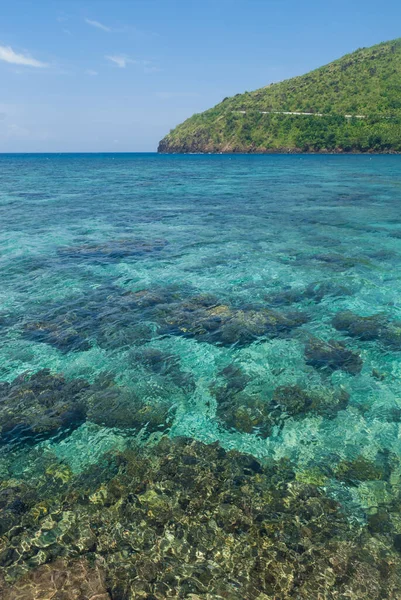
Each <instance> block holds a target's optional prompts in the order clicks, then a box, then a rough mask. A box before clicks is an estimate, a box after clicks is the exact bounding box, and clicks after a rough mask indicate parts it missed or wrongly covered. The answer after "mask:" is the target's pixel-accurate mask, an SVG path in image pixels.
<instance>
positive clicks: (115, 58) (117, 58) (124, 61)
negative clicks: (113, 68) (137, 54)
mask: <svg viewBox="0 0 401 600" xmlns="http://www.w3.org/2000/svg"><path fill="white" fill-rule="evenodd" d="M105 58H107V60H110V61H111V62H113V63H114V64H116V65H117V66H118V67H120V69H125V67H126V66H127V65H128V64H129V63H135V61H134V60H132V58H129V57H128V56H124V55H123V54H112V55H110V56H105Z"/></svg>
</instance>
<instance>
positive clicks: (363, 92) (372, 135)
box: [158, 38, 401, 153]
mask: <svg viewBox="0 0 401 600" xmlns="http://www.w3.org/2000/svg"><path fill="white" fill-rule="evenodd" d="M241 111H242V112H241ZM244 111H245V112H244ZM285 112H298V113H313V114H308V115H300V114H298V115H294V114H283V113H285ZM361 117H363V118H361ZM158 151H159V152H167V153H169V152H184V153H185V152H401V38H400V39H397V40H393V41H390V42H385V43H383V44H378V45H377V46H373V47H371V48H362V49H360V50H357V51H356V52H353V53H352V54H347V55H346V56H344V57H343V58H340V59H339V60H336V61H334V62H332V63H330V64H328V65H326V66H324V67H321V68H319V69H317V70H315V71H312V72H311V73H308V74H307V75H302V76H301V77H294V78H293V79H288V80H286V81H282V82H281V83H276V84H271V85H269V86H267V87H264V88H261V89H259V90H256V91H254V92H245V93H244V94H237V95H236V96H233V97H231V98H225V99H224V100H223V101H222V102H220V104H217V105H216V106H215V107H214V108H211V109H210V110H207V111H205V112H204V113H201V114H196V115H193V116H192V117H191V118H189V119H187V120H186V121H185V122H184V123H182V124H181V125H179V126H178V127H176V128H175V129H173V130H172V131H171V132H170V133H169V134H168V135H167V136H166V137H165V138H164V139H163V140H162V141H161V142H160V144H159V148H158Z"/></svg>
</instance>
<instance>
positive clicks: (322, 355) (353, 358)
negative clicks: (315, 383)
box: [305, 337, 363, 375]
mask: <svg viewBox="0 0 401 600" xmlns="http://www.w3.org/2000/svg"><path fill="white" fill-rule="evenodd" d="M305 360H306V364H308V365H311V366H312V367H315V368H316V369H327V370H328V371H336V370H337V369H341V370H342V371H346V372H347V373H350V374H351V375H357V374H358V373H360V372H361V370H362V366H363V362H362V359H361V357H360V356H359V354H358V353H357V352H354V351H353V350H349V349H348V348H347V347H346V345H345V344H344V343H343V342H338V341H337V340H329V341H328V342H325V341H324V340H321V339H319V338H315V337H311V338H310V339H309V341H308V342H307V344H306V346H305Z"/></svg>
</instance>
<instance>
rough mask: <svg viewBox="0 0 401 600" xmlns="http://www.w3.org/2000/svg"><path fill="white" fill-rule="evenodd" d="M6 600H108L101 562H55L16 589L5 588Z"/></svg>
mask: <svg viewBox="0 0 401 600" xmlns="http://www.w3.org/2000/svg"><path fill="white" fill-rule="evenodd" d="M1 591H2V593H3V598H7V599H8V600H38V599H39V598H40V600H54V599H55V598H57V599H60V600H111V596H110V594H109V592H108V591H107V587H106V582H105V576H104V570H103V568H102V566H101V561H98V562H96V563H93V561H92V562H89V561H88V560H87V559H86V558H77V559H73V560H68V559H65V558H58V559H57V560H55V561H54V562H52V563H50V564H47V565H42V566H40V567H39V568H37V569H34V570H33V571H29V572H28V573H26V574H25V575H24V576H22V577H21V578H20V579H19V581H18V582H17V583H16V584H15V585H4V587H3V590H1V584H0V592H1Z"/></svg>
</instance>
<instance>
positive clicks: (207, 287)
mask: <svg viewBox="0 0 401 600" xmlns="http://www.w3.org/2000/svg"><path fill="white" fill-rule="evenodd" d="M400 194H401V170H400V158H399V157H397V156H242V155H237V156H230V155H224V156H158V155H153V154H137V155H131V154H126V155H125V154H99V155H96V154H95V155H78V154H76V155H1V156H0V331H1V337H0V382H1V383H0V419H1V429H0V475H1V478H2V483H1V487H0V494H1V495H0V508H1V509H2V511H3V516H4V519H3V521H4V526H2V534H3V536H4V541H3V542H2V548H3V554H2V555H1V557H2V558H1V557H0V560H2V563H3V566H4V567H6V568H5V573H6V575H5V580H4V582H3V585H4V586H6V587H5V589H6V590H8V591H7V592H6V593H8V594H9V597H22V596H18V593H19V592H18V591H15V590H19V589H20V588H19V587H18V586H21V589H22V588H24V589H25V587H28V588H29V586H34V587H35V586H36V587H35V590H36V592H35V593H37V589H40V590H42V593H43V589H44V588H43V589H42V588H40V586H41V585H42V586H45V587H46V585H47V582H48V579H46V578H49V577H50V575H49V573H51V572H52V569H56V570H58V571H60V572H63V573H64V572H68V573H71V572H72V571H74V572H77V573H79V572H81V571H79V569H82V573H83V575H82V579H85V580H91V577H93V578H94V579H96V582H97V583H96V585H97V586H98V587H99V586H100V587H99V589H98V587H96V585H95V584H93V585H94V586H95V587H94V588H93V589H95V588H96V590H95V591H96V592H97V593H105V594H109V596H107V597H109V598H113V599H116V598H118V599H120V598H148V599H150V598H192V599H195V598H198V597H200V598H220V597H221V598H233V599H236V598H244V597H246V598H260V599H262V598H263V599H266V598H287V597H288V598H315V597H316V598H318V597H320V596H318V593H321V594H326V595H324V596H323V595H322V596H321V597H325V598H326V597H327V598H337V597H338V598H348V597H355V598H399V597H401V583H400V580H399V577H401V574H400V573H401V571H400V568H399V562H400V563H401V557H400V556H399V553H400V550H401V513H400V510H399V507H400V506H401V504H400V500H401V498H400V492H399V489H400V488H399V484H400V479H401V463H400V459H401V441H400V422H401V378H400V375H401V369H400V356H401V303H400V298H401V276H400V272H401V202H400ZM367 317H369V318H367ZM183 438H185V439H183ZM216 443H217V444H216ZM203 444H206V446H204V445H203ZM230 450H231V451H232V450H234V451H236V452H231V453H230V452H228V451H230ZM226 452H228V453H226ZM166 457H170V459H171V462H169V460H170V459H169V460H167V458H166ZM250 457H251V458H250ZM160 461H161V462H160ZM163 461H164V462H163ZM244 461H245V463H246V464H245V463H244ZM247 461H248V462H247ZM252 461H253V462H252ZM169 464H174V465H175V466H174V469H175V471H174V474H172V473H171V471H170V470H169V468H170V467H169V466H168V465H169ZM244 465H245V466H244ZM180 469H183V470H184V471H185V473H184V472H183V473H184V474H182V476H181V475H180V473H181V471H180ZM187 471H188V472H187ZM176 472H178V475H177V476H176V475H175V473H176ZM219 473H224V477H222V476H221V475H219ZM241 478H242V479H241ZM206 480H207V481H210V488H209V487H208V485H207V484H206V483H205V481H206ZM161 481H163V482H164V483H163V484H162V483H161ZM194 482H198V483H199V482H201V484H199V486H198V483H196V485H195V483H194ZM130 486H131V487H130ZM132 486H134V487H132ZM193 486H194V487H193ZM197 486H198V487H197ZM117 487H118V490H119V491H118V492H117V491H116V489H117ZM188 490H191V492H188ZM213 490H214V491H213ZM184 491H185V494H189V496H190V497H187V496H185V500H184V499H183V498H182V494H184ZM192 493H193V496H191V494H192ZM246 494H248V495H249V502H250V504H251V505H252V508H249V507H248V509H245V508H244V507H242V504H241V502H242V501H241V498H243V497H244V495H245V496H246ZM275 494H278V497H279V499H275V500H274V502H275V503H276V504H274V506H273V504H271V502H273V500H272V498H275ZM195 497H196V498H197V501H198V502H200V504H199V505H198V506H197V507H195V506H192V504H191V503H193V502H194V498H195ZM134 498H135V500H134ZM177 498H178V499H177ZM211 498H213V502H214V504H213V506H212V505H210V506H209V505H208V502H211ZM294 498H295V500H294ZM173 499H174V501H173ZM256 499H257V500H256ZM269 503H270V504H269ZM277 503H278V504H277ZM292 503H293V504H292ZM319 503H320V504H319ZM317 504H319V507H318V508H317V507H316V506H317ZM301 505H302V507H301ZM306 505H307V508H305V507H306ZM267 506H269V507H270V508H269V510H267V508H266V507H267ZM312 506H313V507H314V508H313V509H312ZM191 507H192V508H191ZM205 507H207V508H205ZM107 511H109V512H107ZM236 511H237V512H236ZM238 511H240V512H241V511H242V512H241V515H240V514H239V513H238ZM247 511H248V512H247ZM237 513H238V514H237ZM248 513H249V514H248ZM106 514H107V516H104V515H106ZM244 515H246V518H245V516H244ZM319 515H320V516H319ZM333 515H334V516H333ZM189 517H190V519H189V521H191V520H192V525H191V526H195V525H196V531H203V530H202V526H203V525H202V526H201V525H200V524H199V523H202V524H205V523H208V525H207V527H210V528H211V530H213V528H214V533H213V536H212V537H213V540H214V541H213V544H214V545H215V546H214V547H213V548H212V549H210V547H211V544H212V541H211V539H212V538H211V537H208V536H209V533H207V527H206V525H204V526H205V527H206V529H205V532H204V536H203V537H202V535H203V534H202V535H201V534H199V539H197V538H196V536H195V534H194V532H193V531H191V532H190V525H189V524H188V523H189V521H187V519H188V518H189ZM197 518H199V523H197V522H196V520H197ZM77 519H78V521H76V520H77ZM102 519H103V520H102ZM113 519H114V521H113ZM319 519H321V521H322V522H323V525H322V526H321V528H320V529H319V527H320V526H319V527H318V528H317V529H318V530H317V529H316V527H317V526H316V520H319ZM267 522H268V523H269V526H267V525H266V523H267ZM118 523H119V524H120V526H119V525H118ZM273 524H274V525H273ZM315 526H316V527H315ZM138 527H139V529H140V530H141V532H142V533H141V536H140V540H139V539H137V538H135V539H134V538H132V539H131V537H130V536H131V533H132V536H134V532H136V533H135V535H136V536H138V535H139V534H138ZM131 530H132V531H131ZM124 532H126V533H124ZM150 532H151V533H150ZM180 532H181V533H180ZM255 532H256V533H255ZM210 535H211V534H210ZM77 536H78V537H77ZM147 536H148V537H147ZM194 536H195V537H194ZM255 536H257V539H258V540H259V539H260V540H262V541H260V543H259V542H257V543H256V542H255V544H254V545H253V546H252V544H253V542H252V541H251V540H253V539H255ZM228 538H229V540H231V541H229V542H227V539H228ZM183 539H184V540H185V544H186V545H183V541H182V540H183ZM172 540H177V542H176V545H175V542H173V541H172ZM178 540H180V541H178ZM216 540H217V541H216ZM266 540H267V541H266ZM163 544H164V545H163ZM226 544H228V547H226ZM167 546H168V548H167ZM184 546H185V547H184ZM208 548H209V551H210V555H209V554H208ZM227 548H229V549H227ZM243 548H248V549H249V552H248V553H247V551H245V550H243ZM240 549H241V551H240ZM224 552H226V554H227V553H228V554H229V559H227V561H226V562H224V561H225V560H226V559H224V560H223V558H221V559H220V558H218V557H219V556H220V557H222V556H223V555H224ZM280 552H281V554H280ZM269 553H270V554H269ZM339 555H341V558H338V556H339ZM335 556H337V559H334V558H333V557H335ZM335 560H337V561H340V562H341V561H343V563H344V564H341V565H340V566H339V565H338V563H335ZM146 561H147V562H146ZM157 561H159V562H157ZM255 561H256V562H255ZM257 561H259V562H257ZM264 561H265V562H264ZM308 561H309V562H308ZM319 561H320V562H319ZM333 561H334V562H333ZM184 563H185V564H186V565H187V567H185V568H184V567H183V564H184ZM256 563H257V564H256ZM334 563H335V564H334ZM155 564H156V565H157V567H154V565H155ZM77 565H78V566H79V568H78V566H77ZM144 565H145V566H144ZM151 565H153V566H151ZM272 565H273V566H272ZM333 565H334V566H333ZM336 565H337V566H336ZM88 572H89V573H90V574H91V575H90V576H88V575H87V573H88ZM34 573H36V574H37V573H39V575H36V576H34V575H33V574H34ZM99 573H100V574H99ZM256 573H258V575H257V576H256ZM268 573H269V575H268ZM283 573H286V575H285V576H283ZM321 573H324V575H322V576H321ZM35 577H36V579H34V578H35ZM99 578H100V579H99ZM78 579H79V577H78ZM33 581H34V582H33ZM38 581H39V583H38ZM99 581H100V582H101V583H99ZM43 582H44V583H43ZM1 585H2V584H1V581H0V589H1ZM65 585H67V584H65ZM71 585H72V584H71ZM74 585H75V584H74ZM24 586H25V587H24ZM38 586H39V587H38ZM319 586H320V587H319ZM365 586H366V587H365ZM29 589H30V588H29ZM71 589H72V588H71ZM10 590H13V591H10ZM85 590H86V588H85ZM85 590H83V589H81V592H80V594H81V595H78V596H76V597H77V598H81V597H82V598H86V597H87V598H90V593H91V592H90V591H88V590H86V591H85ZM99 590H100V592H99ZM372 590H373V591H372ZM21 593H22V592H21ZM32 593H33V592H32ZM12 594H17V595H16V596H12ZM71 594H72V592H71ZM85 594H86V595H85ZM174 594H175V595H174ZM191 594H192V596H191ZM261 594H264V595H261ZM347 594H349V595H347ZM397 594H398V595H397ZM24 597H25V596H24ZM29 597H31V596H29ZM32 597H34V596H32ZM71 597H75V596H73V595H71ZM105 597H106V596H105Z"/></svg>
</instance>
